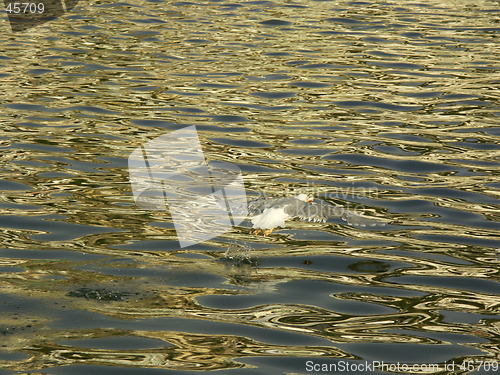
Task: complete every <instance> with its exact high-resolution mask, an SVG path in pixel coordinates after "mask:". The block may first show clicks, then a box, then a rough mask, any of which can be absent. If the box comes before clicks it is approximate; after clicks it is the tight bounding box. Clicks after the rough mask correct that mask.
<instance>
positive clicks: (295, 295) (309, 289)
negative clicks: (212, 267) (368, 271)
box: [197, 280, 394, 315]
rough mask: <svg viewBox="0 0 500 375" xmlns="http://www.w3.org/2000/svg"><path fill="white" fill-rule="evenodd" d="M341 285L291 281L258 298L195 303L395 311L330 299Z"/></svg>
mask: <svg viewBox="0 0 500 375" xmlns="http://www.w3.org/2000/svg"><path fill="white" fill-rule="evenodd" d="M346 289H347V288H346V287H345V286H343V285H338V284H335V283H330V282H324V281H313V280H293V281H288V282H286V283H284V284H281V285H279V286H278V287H277V290H276V292H274V293H260V294H258V295H248V296H245V295H238V296H228V295H225V296H224V295H219V296H215V295H214V296H203V297H199V298H198V299H197V300H198V302H199V303H201V304H202V305H203V306H207V307H211V308H218V309H224V310H234V309H246V308H251V307H255V306H260V305H267V304H269V303H270V301H279V303H283V304H301V305H310V304H311V301H312V300H314V301H315V302H314V305H315V306H319V307H322V308H326V309H329V310H330V311H334V312H337V313H341V314H348V315H351V314H360V313H361V312H362V311H363V315H365V314H367V313H368V314H370V315H371V314H374V315H376V314H383V313H388V312H391V311H394V309H392V308H389V307H385V306H381V305H378V304H375V303H370V302H369V301H367V302H361V301H348V300H341V299H338V298H334V297H332V296H331V295H332V293H339V292H342V291H345V290H346Z"/></svg>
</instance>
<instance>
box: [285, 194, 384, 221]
mask: <svg viewBox="0 0 500 375" xmlns="http://www.w3.org/2000/svg"><path fill="white" fill-rule="evenodd" d="M285 213H287V214H288V215H290V216H291V217H297V218H299V219H301V220H305V221H315V222H321V223H323V222H325V221H327V220H328V218H330V217H333V216H335V217H340V218H341V219H342V220H344V221H346V222H347V223H348V224H349V225H355V226H360V227H366V226H375V225H385V223H384V222H382V221H379V220H377V219H372V218H367V217H365V216H362V215H358V214H356V213H354V212H352V211H349V210H348V209H346V208H344V207H342V206H334V205H331V204H329V203H327V202H323V201H321V202H319V203H316V202H302V201H300V200H298V199H296V202H293V204H289V205H287V206H286V207H285Z"/></svg>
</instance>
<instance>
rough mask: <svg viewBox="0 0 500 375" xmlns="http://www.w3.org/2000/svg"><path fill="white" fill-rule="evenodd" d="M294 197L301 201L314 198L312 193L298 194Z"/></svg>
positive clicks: (308, 200)
mask: <svg viewBox="0 0 500 375" xmlns="http://www.w3.org/2000/svg"><path fill="white" fill-rule="evenodd" d="M296 198H297V199H298V200H301V201H302V202H312V201H313V200H314V196H313V195H312V194H299V195H297V197H296Z"/></svg>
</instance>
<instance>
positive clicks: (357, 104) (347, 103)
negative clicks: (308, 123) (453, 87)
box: [332, 100, 423, 112]
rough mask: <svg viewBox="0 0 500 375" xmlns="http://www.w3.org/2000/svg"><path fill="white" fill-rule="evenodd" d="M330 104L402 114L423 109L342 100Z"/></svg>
mask: <svg viewBox="0 0 500 375" xmlns="http://www.w3.org/2000/svg"><path fill="white" fill-rule="evenodd" d="M332 103H333V104H335V105H338V106H339V107H345V108H358V107H374V108H379V109H386V110H390V111H402V112H411V111H418V110H420V109H422V108H423V107H422V106H410V105H397V104H390V103H378V102H369V101H364V100H344V101H334V102H332Z"/></svg>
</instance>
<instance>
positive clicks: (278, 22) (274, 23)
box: [259, 19, 292, 26]
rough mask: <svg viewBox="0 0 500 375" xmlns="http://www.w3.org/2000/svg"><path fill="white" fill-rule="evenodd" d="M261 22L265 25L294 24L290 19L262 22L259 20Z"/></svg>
mask: <svg viewBox="0 0 500 375" xmlns="http://www.w3.org/2000/svg"><path fill="white" fill-rule="evenodd" d="M259 23H260V24H261V25H264V26H288V25H291V24H292V23H291V22H289V21H284V20H277V19H272V20H267V21H262V22H259Z"/></svg>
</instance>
